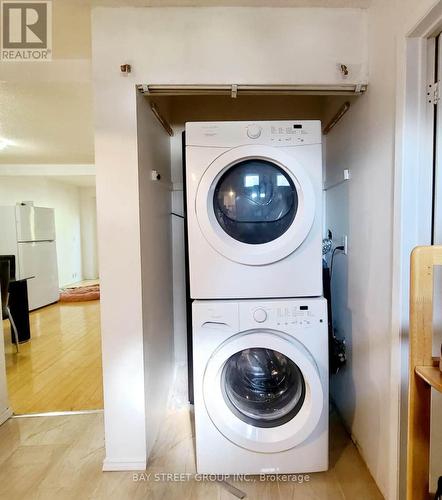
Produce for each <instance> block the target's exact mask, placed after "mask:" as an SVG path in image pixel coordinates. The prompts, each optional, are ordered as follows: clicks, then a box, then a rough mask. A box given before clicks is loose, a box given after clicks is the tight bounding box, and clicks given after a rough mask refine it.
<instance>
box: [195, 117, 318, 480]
mask: <svg viewBox="0 0 442 500" xmlns="http://www.w3.org/2000/svg"><path fill="white" fill-rule="evenodd" d="M185 155H186V191H187V193H186V194H187V232H188V256H189V278H190V296H191V298H192V299H193V303H192V315H193V324H192V330H193V382H194V403H195V430H196V452H197V470H198V472H200V473H210V474H241V473H243V474H262V473H279V472H281V473H302V472H316V471H322V470H326V469H327V468H328V333H327V304H326V301H325V299H324V298H323V297H322V146H321V126H320V122H319V121H270V122H253V123H249V122H211V123H208V122H199V123H187V124H186V133H185Z"/></svg>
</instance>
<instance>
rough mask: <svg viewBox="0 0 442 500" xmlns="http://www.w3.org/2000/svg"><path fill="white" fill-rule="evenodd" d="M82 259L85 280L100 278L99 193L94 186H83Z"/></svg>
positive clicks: (81, 219)
mask: <svg viewBox="0 0 442 500" xmlns="http://www.w3.org/2000/svg"><path fill="white" fill-rule="evenodd" d="M79 191H80V221H81V260H82V272H83V279H84V280H93V279H97V278H98V242H97V195H96V190H95V188H94V187H81V188H79Z"/></svg>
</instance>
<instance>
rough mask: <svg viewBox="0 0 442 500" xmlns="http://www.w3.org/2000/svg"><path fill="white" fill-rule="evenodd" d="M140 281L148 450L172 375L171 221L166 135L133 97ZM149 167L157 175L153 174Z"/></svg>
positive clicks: (146, 105) (147, 107)
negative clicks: (138, 200)
mask: <svg viewBox="0 0 442 500" xmlns="http://www.w3.org/2000/svg"><path fill="white" fill-rule="evenodd" d="M137 123H138V175H139V196H140V236H141V283H142V301H143V302H142V305H143V338H144V372H145V401H146V438H147V454H148V456H149V454H150V452H151V451H152V447H153V445H154V442H155V439H156V437H157V434H158V429H159V427H160V423H161V421H162V420H164V418H165V412H166V405H167V398H168V395H169V388H170V382H171V381H172V375H173V370H174V366H173V354H174V337H173V299H172V225H171V187H172V184H171V177H170V144H169V136H168V135H167V133H166V132H165V131H164V129H163V128H162V126H161V125H160V123H159V122H158V120H157V119H156V118H155V116H154V115H153V113H152V112H151V109H150V105H149V102H148V101H147V99H146V98H145V97H143V96H142V95H140V94H138V95H137ZM152 170H154V171H156V172H157V173H158V175H159V176H160V179H153V178H152Z"/></svg>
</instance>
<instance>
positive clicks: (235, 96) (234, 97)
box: [231, 83, 238, 99]
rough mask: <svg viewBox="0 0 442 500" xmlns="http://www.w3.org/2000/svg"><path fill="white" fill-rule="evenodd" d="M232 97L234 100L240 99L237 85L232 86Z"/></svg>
mask: <svg viewBox="0 0 442 500" xmlns="http://www.w3.org/2000/svg"><path fill="white" fill-rule="evenodd" d="M231 97H232V99H236V98H237V97H238V85H236V84H235V83H234V84H232V92H231Z"/></svg>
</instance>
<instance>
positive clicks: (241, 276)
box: [185, 120, 322, 299]
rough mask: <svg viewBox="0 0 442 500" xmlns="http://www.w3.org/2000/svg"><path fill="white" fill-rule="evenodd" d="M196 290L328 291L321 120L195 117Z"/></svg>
mask: <svg viewBox="0 0 442 500" xmlns="http://www.w3.org/2000/svg"><path fill="white" fill-rule="evenodd" d="M185 144H186V185H187V188H186V191H187V217H188V222H187V224H188V240H189V265H190V295H191V297H192V298H194V299H223V298H263V297H264V298H273V297H315V296H320V295H322V264H321V258H322V254H321V242H322V146H321V126H320V122H319V121H313V120H312V121H297V122H295V121H277V122H272V121H271V122H210V123H209V122H198V123H187V124H186V142H185Z"/></svg>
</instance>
